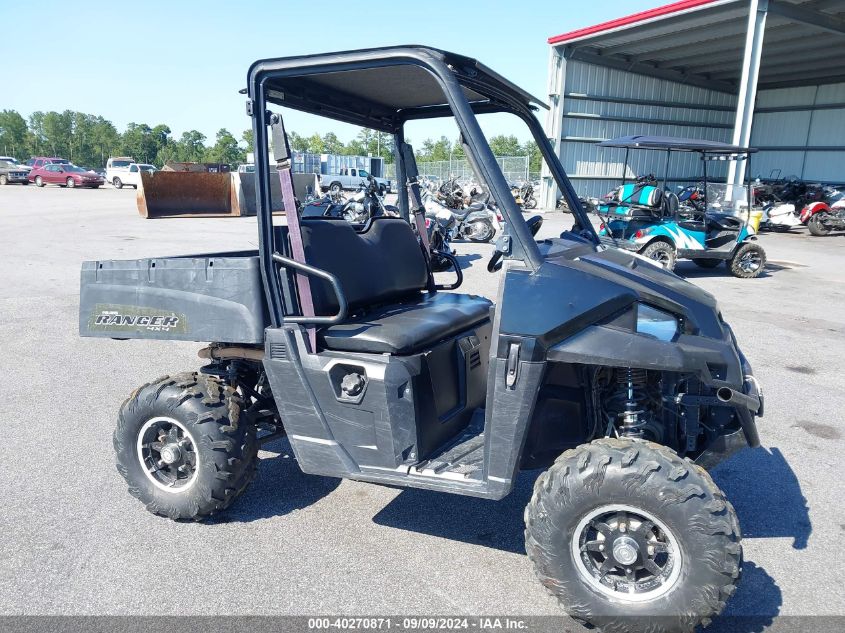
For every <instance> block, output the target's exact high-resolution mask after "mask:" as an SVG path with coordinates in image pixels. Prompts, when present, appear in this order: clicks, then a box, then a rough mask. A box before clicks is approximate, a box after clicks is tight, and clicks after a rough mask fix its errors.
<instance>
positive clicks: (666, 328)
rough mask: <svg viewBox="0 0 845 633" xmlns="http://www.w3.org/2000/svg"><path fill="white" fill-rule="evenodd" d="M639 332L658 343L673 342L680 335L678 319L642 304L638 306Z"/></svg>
mask: <svg viewBox="0 0 845 633" xmlns="http://www.w3.org/2000/svg"><path fill="white" fill-rule="evenodd" d="M637 332H638V333H639V334H645V335H647V336H652V337H654V338H656V339H657V340H658V341H671V340H672V339H673V338H675V335H676V334H677V333H678V319H676V318H675V317H674V316H673V315H671V314H669V313H668V312H663V310H658V309H657V308H652V307H651V306H649V305H646V304H644V303H640V304H637Z"/></svg>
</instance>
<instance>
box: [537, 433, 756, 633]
mask: <svg viewBox="0 0 845 633" xmlns="http://www.w3.org/2000/svg"><path fill="white" fill-rule="evenodd" d="M525 525H526V528H525V549H526V551H527V553H528V557H529V559H530V560H531V562H532V563H533V565H534V570H535V572H536V573H537V576H538V577H539V579H540V582H542V584H543V585H544V586H545V587H546V588H547V589H548V590H549V591H550V592H551V593H552V594H553V595H554V596H555V597H557V599H558V600H559V601H560V604H561V606H562V607H563V608H564V609H565V610H567V611H568V612H569V614H570V615H571V616H572V617H574V618H576V619H579V620H582V621H586V622H588V623H590V624H592V625H594V626H597V627H599V628H601V627H606V629H607V630H613V631H616V630H619V631H621V630H625V631H634V632H637V631H652V632H662V631H667V632H668V631H678V630H682V631H692V630H693V629H694V628H695V627H696V626H697V625H698V624H700V623H704V624H706V623H708V622H709V621H710V619H711V618H713V617H714V616H716V615H718V614H719V613H721V612H722V610H723V609H724V608H725V603H726V601H727V599H728V598H729V597H730V596H731V595H732V594H733V593H734V591H735V589H736V583H737V581H738V579H739V575H740V567H741V561H742V547H741V545H740V540H741V534H740V529H739V522H738V520H737V517H736V513H735V512H734V509H733V506H731V504H730V503H729V502H728V501H727V500H726V499H725V496H724V494H723V493H722V492H721V491H720V490H719V488H718V487H717V486H716V484H714V483H713V480H712V479H711V478H710V476H709V475H708V474H707V472H706V471H704V470H703V469H702V468H700V467H698V466H696V465H694V464H693V463H692V462H690V461H688V460H685V459H682V458H680V457H678V455H677V454H675V453H674V452H673V451H671V450H669V449H668V448H666V447H663V446H660V445H658V444H654V443H651V442H646V441H643V440H630V439H600V440H597V441H595V442H593V443H591V444H587V445H583V446H580V447H578V448H576V449H573V450H569V451H566V452H565V453H564V454H563V455H561V456H560V457H559V458H558V459H557V461H556V462H555V464H554V465H553V466H552V467H551V468H550V469H549V470H548V471H546V472H545V473H543V474H542V475H541V476H540V477H539V479H537V482H536V483H535V485H534V494H533V496H532V497H531V501H530V503H529V504H528V507H527V508H526V509H525Z"/></svg>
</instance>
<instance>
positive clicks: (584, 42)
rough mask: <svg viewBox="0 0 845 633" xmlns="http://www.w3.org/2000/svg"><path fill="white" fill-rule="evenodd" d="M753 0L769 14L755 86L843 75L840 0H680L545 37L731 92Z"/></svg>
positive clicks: (631, 66)
mask: <svg viewBox="0 0 845 633" xmlns="http://www.w3.org/2000/svg"><path fill="white" fill-rule="evenodd" d="M752 8H756V10H757V11H758V12H764V13H766V14H767V16H766V18H765V22H764V30H763V39H762V49H761V54H760V66H759V77H758V79H757V88H758V89H761V90H762V89H770V88H785V87H790V86H807V85H818V84H825V83H836V82H840V81H845V64H843V61H842V60H843V59H845V2H843V0H756V2H755V1H754V0H682V1H680V2H675V3H673V4H669V5H666V6H662V7H658V8H656V9H651V10H649V11H643V12H641V13H636V14H634V15H630V16H626V17H623V18H618V19H616V20H611V21H609V22H604V23H602V24H597V25H595V26H590V27H587V28H583V29H578V30H575V31H570V32H568V33H563V34H561V35H557V36H554V37H550V38H549V44H552V45H554V46H555V47H558V48H563V54H564V56H565V57H566V58H568V59H573V60H582V61H586V62H589V63H593V64H598V65H603V66H609V67H612V68H618V69H621V70H625V71H629V72H635V73H638V74H642V75H648V76H653V77H657V78H660V79H667V80H670V81H677V82H680V83H687V84H692V85H698V86H701V87H703V88H709V89H711V90H720V91H722V92H729V93H732V94H737V93H738V92H739V91H740V85H741V82H742V77H743V66H744V54H745V52H746V40H747V38H748V32H749V20H748V17H749V11H750V10H751V9H752Z"/></svg>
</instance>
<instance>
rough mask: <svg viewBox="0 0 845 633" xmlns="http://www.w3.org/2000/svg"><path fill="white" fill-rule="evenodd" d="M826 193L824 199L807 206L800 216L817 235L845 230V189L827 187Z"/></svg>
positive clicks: (812, 232) (821, 235)
mask: <svg viewBox="0 0 845 633" xmlns="http://www.w3.org/2000/svg"><path fill="white" fill-rule="evenodd" d="M824 194H825V199H824V200H820V201H817V202H811V203H810V204H808V205H807V206H805V207H804V209H802V211H801V215H800V218H799V219H800V220H801V222H803V223H804V224H806V225H807V228H808V229H809V230H810V233H811V234H812V235H815V236H816V237H824V236H825V235H828V234H829V233H830V232H831V231H837V230H838V231H842V230H845V191H842V190H840V189H835V188H834V187H825V188H824Z"/></svg>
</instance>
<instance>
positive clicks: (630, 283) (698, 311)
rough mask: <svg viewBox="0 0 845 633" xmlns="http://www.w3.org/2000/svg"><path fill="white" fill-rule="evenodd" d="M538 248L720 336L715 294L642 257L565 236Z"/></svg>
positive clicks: (549, 259) (555, 259)
mask: <svg viewBox="0 0 845 633" xmlns="http://www.w3.org/2000/svg"><path fill="white" fill-rule="evenodd" d="M541 250H542V251H544V255H545V258H546V261H547V262H548V263H549V264H553V265H555V266H562V267H565V268H569V269H572V270H578V271H581V272H584V273H587V274H590V275H594V276H595V277H597V278H598V279H601V280H602V281H605V282H608V283H611V284H613V285H615V286H618V288H619V290H620V292H621V291H623V289H624V290H627V291H631V292H633V293H634V294H635V295H636V296H637V300H639V301H645V302H646V303H650V304H652V305H655V306H657V307H660V308H663V309H666V310H669V311H671V312H674V313H675V314H677V315H679V316H683V317H684V318H685V319H686V320H687V321H689V322H690V323H691V325H692V326H693V327H694V328H695V329H698V330H700V333H701V334H703V335H705V336H710V337H713V338H722V336H723V330H722V326H721V322H720V316H719V305H718V302H717V301H716V298H715V297H714V296H713V295H712V294H710V293H709V292H707V291H705V290H702V289H701V288H699V287H698V286H696V285H694V284H692V283H690V282H688V281H687V280H685V279H682V278H681V277H679V276H677V275H676V274H675V273H673V272H670V271H667V270H665V269H664V268H662V267H660V266H657V265H655V264H654V263H652V262H651V260H648V259H646V258H645V257H642V256H640V255H637V254H636V253H631V252H629V251H626V250H623V249H620V248H613V247H609V246H606V245H602V246H598V247H596V246H593V245H592V244H585V243H583V242H580V241H578V240H575V239H567V238H565V237H564V238H560V239H554V240H547V241H546V243H545V244H544V245H541Z"/></svg>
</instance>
